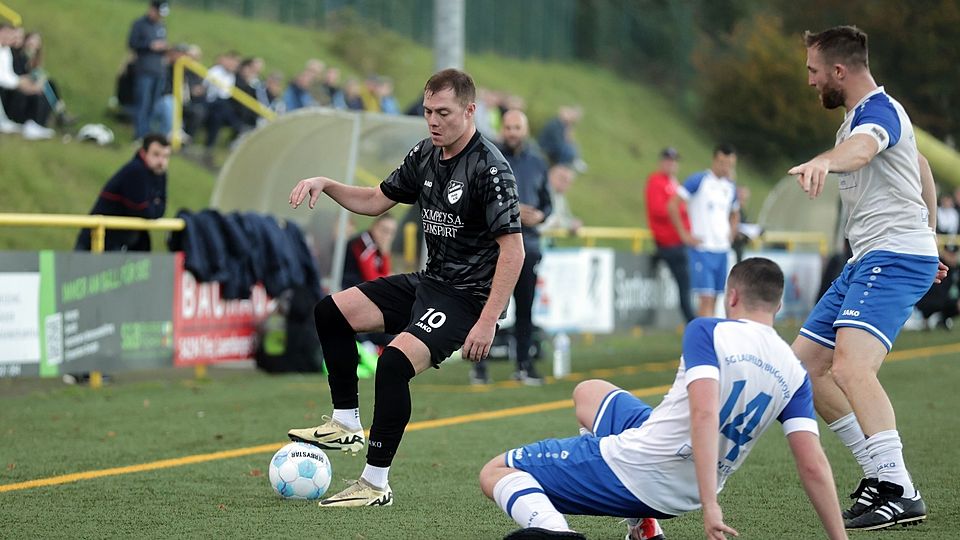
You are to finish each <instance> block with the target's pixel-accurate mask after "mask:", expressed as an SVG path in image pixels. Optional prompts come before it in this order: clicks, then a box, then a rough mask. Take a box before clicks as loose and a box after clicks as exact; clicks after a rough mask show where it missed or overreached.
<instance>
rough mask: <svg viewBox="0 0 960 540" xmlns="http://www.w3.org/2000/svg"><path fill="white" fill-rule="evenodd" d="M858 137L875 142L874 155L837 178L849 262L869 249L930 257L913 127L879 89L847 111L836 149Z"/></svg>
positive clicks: (932, 248) (932, 240)
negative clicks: (844, 217)
mask: <svg viewBox="0 0 960 540" xmlns="http://www.w3.org/2000/svg"><path fill="white" fill-rule="evenodd" d="M861 133H862V134H864V135H868V136H870V137H873V139H874V140H875V141H877V145H878V148H879V149H878V153H877V155H876V156H874V158H873V159H872V160H871V161H870V163H868V164H867V165H865V166H864V167H861V168H860V169H858V170H856V171H853V172H850V173H839V174H838V176H839V177H840V199H841V200H842V201H843V206H844V209H845V210H846V213H847V216H848V217H847V223H846V227H845V229H844V233H845V234H846V237H847V238H848V239H849V240H850V246H851V247H852V248H853V258H852V259H851V261H855V260H859V259H860V258H861V257H862V256H863V255H865V254H866V253H868V252H870V251H874V250H884V251H893V252H896V253H907V254H911V255H929V256H932V257H936V256H937V243H936V237H935V235H934V232H933V230H932V229H931V228H930V226H929V224H928V222H927V215H928V209H927V206H926V204H924V202H923V198H922V197H921V195H920V193H921V185H920V166H919V164H918V163H917V141H916V139H915V138H914V132H913V124H911V122H910V118H909V117H908V116H907V113H906V112H905V111H904V110H903V107H902V106H901V105H900V103H898V102H897V101H896V100H895V99H893V98H891V97H890V96H888V95H887V94H886V92H884V91H883V87H882V86H881V87H879V88H877V89H876V90H874V91H873V92H870V93H869V94H867V95H866V96H864V98H863V99H861V100H860V102H859V103H857V105H856V106H855V107H853V108H852V109H850V110H849V111H847V114H846V116H845V117H844V119H843V124H842V125H841V126H840V130H839V131H837V145H838V146H839V145H840V143H842V142H843V141H845V140H847V139H848V138H849V137H851V136H852V135H856V134H861Z"/></svg>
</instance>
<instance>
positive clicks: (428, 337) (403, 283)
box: [357, 273, 483, 367]
mask: <svg viewBox="0 0 960 540" xmlns="http://www.w3.org/2000/svg"><path fill="white" fill-rule="evenodd" d="M357 288H358V289H360V292H362V293H363V294H364V296H366V297H367V298H369V299H370V300H371V301H372V302H373V303H374V304H376V305H377V307H378V308H380V312H381V313H383V326H384V331H385V332H387V333H388V334H399V333H401V332H409V333H411V334H413V335H414V336H416V337H417V339H419V340H420V341H422V342H423V343H425V344H426V345H427V348H429V349H430V362H431V363H432V364H433V367H440V363H441V362H443V361H444V360H446V359H447V358H448V357H449V356H450V355H451V354H453V351H455V350H457V349H459V348H460V347H462V346H463V342H464V341H465V340H466V339H467V334H469V333H470V330H471V329H472V328H473V325H474V324H476V323H477V320H478V319H479V318H480V312H481V311H483V302H481V301H480V299H478V298H476V297H474V296H472V295H471V294H469V293H466V292H463V291H460V290H458V289H456V288H454V287H452V286H450V285H447V284H446V283H443V282H442V281H437V280H435V279H432V278H429V277H425V276H423V275H422V274H420V273H413V274H397V275H394V276H388V277H385V278H377V279H375V280H373V281H366V282H364V283H361V284H359V285H357Z"/></svg>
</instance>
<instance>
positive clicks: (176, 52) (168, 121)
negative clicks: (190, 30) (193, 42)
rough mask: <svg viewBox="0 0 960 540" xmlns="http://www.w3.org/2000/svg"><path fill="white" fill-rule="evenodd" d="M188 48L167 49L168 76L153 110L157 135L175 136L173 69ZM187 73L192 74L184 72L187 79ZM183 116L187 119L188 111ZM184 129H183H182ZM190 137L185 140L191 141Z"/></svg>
mask: <svg viewBox="0 0 960 540" xmlns="http://www.w3.org/2000/svg"><path fill="white" fill-rule="evenodd" d="M187 50H188V46H187V45H184V44H179V45H176V46H174V47H171V48H169V49H167V58H166V61H165V64H166V70H167V73H166V76H164V78H163V91H162V92H161V97H160V100H159V101H157V104H156V107H155V108H154V110H153V116H152V117H151V125H156V126H158V127H157V133H163V134H165V135H166V136H167V137H171V136H172V135H173V133H172V132H173V99H174V96H173V69H174V65H175V64H176V62H177V60H178V59H180V57H182V56H185V55H186V54H187ZM187 73H190V71H189V70H184V78H186V76H187ZM186 86H187V85H186V82H185V83H184V90H185V92H184V95H183V101H184V103H186V102H187V100H188V98H189V96H188V95H186V90H187V88H186ZM183 116H184V117H186V110H185V109H184V111H183ZM181 129H183V127H181ZM183 134H186V130H184V131H183ZM189 138H190V136H189V135H188V136H187V137H185V139H189Z"/></svg>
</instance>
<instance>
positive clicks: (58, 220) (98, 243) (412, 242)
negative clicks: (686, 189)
mask: <svg viewBox="0 0 960 540" xmlns="http://www.w3.org/2000/svg"><path fill="white" fill-rule="evenodd" d="M185 226H186V224H185V223H184V221H183V220H182V219H179V218H160V219H143V218H136V217H123V216H104V215H99V214H97V215H92V216H91V215H85V214H84V215H79V214H3V213H0V227H59V228H80V229H90V243H91V251H94V252H98V253H99V252H102V251H103V246H104V239H105V238H106V233H107V229H121V230H134V231H182V230H183V229H184V227H185ZM417 232H418V230H417V227H416V225H414V224H412V223H408V224H407V225H406V227H404V230H403V235H404V254H403V255H404V257H403V258H404V260H405V261H406V262H407V263H413V262H414V259H415V258H416V243H417ZM543 235H544V236H546V237H550V238H576V239H581V240H583V244H584V245H585V246H587V247H592V246H596V245H597V241H599V240H629V241H630V242H631V248H632V250H633V251H634V252H635V253H639V252H640V251H642V250H643V248H644V243H646V242H651V243H652V241H653V235H652V234H651V233H650V230H649V229H641V228H632V227H580V228H579V229H577V230H575V231H567V230H552V231H544V233H543ZM958 243H960V235H955V234H939V235H937V244H938V245H939V246H940V247H941V248H943V247H945V246H947V245H956V244H958ZM771 244H772V245H780V246H783V247H784V248H785V249H786V250H787V251H795V250H796V249H797V246H799V245H816V246H817V250H818V251H819V252H820V254H821V255H824V256H826V255H828V254H829V247H828V246H829V244H828V242H827V237H826V236H825V235H824V234H822V233H817V232H798V231H764V233H763V236H762V237H761V238H758V239H756V240H754V241H753V242H751V245H752V246H754V247H758V248H759V247H763V246H769V245H771Z"/></svg>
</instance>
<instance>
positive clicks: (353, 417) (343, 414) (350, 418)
mask: <svg viewBox="0 0 960 540" xmlns="http://www.w3.org/2000/svg"><path fill="white" fill-rule="evenodd" d="M333 419H334V420H336V421H337V422H339V423H341V424H343V425H344V426H346V427H348V428H350V429H355V430H356V429H360V428H361V427H363V426H361V425H360V409H334V410H333Z"/></svg>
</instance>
